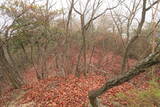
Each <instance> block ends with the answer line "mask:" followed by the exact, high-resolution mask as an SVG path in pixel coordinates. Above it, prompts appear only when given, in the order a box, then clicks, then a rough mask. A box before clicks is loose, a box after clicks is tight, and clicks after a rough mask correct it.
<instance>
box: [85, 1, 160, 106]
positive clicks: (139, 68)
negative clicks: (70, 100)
mask: <svg viewBox="0 0 160 107" xmlns="http://www.w3.org/2000/svg"><path fill="white" fill-rule="evenodd" d="M156 3H158V2H156ZM156 3H155V4H156ZM146 4H147V0H143V7H142V16H141V21H140V23H139V25H138V28H137V31H136V34H135V36H133V37H132V38H131V39H130V40H129V41H128V43H127V46H126V49H125V54H124V59H125V60H126V56H127V53H128V50H129V48H130V46H131V45H132V43H133V42H134V41H135V40H136V39H137V38H138V36H139V35H140V33H141V30H142V27H143V23H144V21H145V17H146V12H147V11H148V10H150V9H151V8H152V6H153V4H152V5H151V6H149V7H147V6H146ZM155 4H154V5H155ZM159 56H160V48H159V46H158V47H157V51H155V52H154V53H151V54H150V55H149V56H148V57H146V58H144V59H143V60H141V61H140V62H138V63H137V64H136V66H135V67H133V68H131V69H130V70H129V71H128V72H126V73H125V74H123V75H121V76H119V77H117V78H115V79H112V80H110V81H108V82H106V83H105V84H104V85H103V86H102V87H101V88H99V89H97V90H93V91H90V92H89V94H88V95H89V100H90V104H91V105H92V107H98V103H97V99H96V98H97V97H98V96H100V95H102V94H103V93H105V92H106V91H107V90H108V89H110V88H112V87H114V86H117V85H120V84H122V83H124V82H127V81H129V80H131V79H132V78H133V77H135V76H137V75H139V74H140V73H142V72H146V68H148V67H151V66H153V65H156V64H159V63H160V60H159V58H158V57H159Z"/></svg>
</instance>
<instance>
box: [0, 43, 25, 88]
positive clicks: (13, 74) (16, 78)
mask: <svg viewBox="0 0 160 107" xmlns="http://www.w3.org/2000/svg"><path fill="white" fill-rule="evenodd" d="M3 48H5V47H3V46H1V47H0V59H1V60H0V67H1V69H2V73H3V75H4V76H5V78H6V79H8V80H9V81H10V82H11V84H12V86H13V87H14V88H20V87H21V86H22V85H23V79H22V78H21V76H20V74H19V73H18V71H17V69H16V68H15V67H13V66H12V65H10V63H9V62H8V61H7V59H6V56H5V52H4V49H3Z"/></svg>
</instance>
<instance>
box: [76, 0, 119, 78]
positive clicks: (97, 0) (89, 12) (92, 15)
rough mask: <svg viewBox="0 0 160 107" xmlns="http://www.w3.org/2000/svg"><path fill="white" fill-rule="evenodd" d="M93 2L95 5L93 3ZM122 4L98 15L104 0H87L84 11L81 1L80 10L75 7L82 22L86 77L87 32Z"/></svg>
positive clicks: (82, 49)
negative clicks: (97, 21)
mask: <svg viewBox="0 0 160 107" xmlns="http://www.w3.org/2000/svg"><path fill="white" fill-rule="evenodd" d="M77 2H78V1H77ZM91 2H93V3H91ZM120 2H121V1H119V2H118V3H117V5H116V6H114V7H111V8H106V9H104V10H103V11H102V12H101V13H99V14H96V13H97V11H99V10H100V7H101V6H102V3H103V1H102V0H94V1H91V0H87V1H86V3H85V5H84V9H83V10H82V3H81V1H79V4H80V10H78V9H77V8H76V7H75V6H74V11H75V12H76V13H77V14H78V15H79V16H80V21H81V34H82V41H83V43H82V48H81V50H80V51H82V52H83V53H82V54H83V60H84V62H83V67H84V72H83V73H84V75H86V72H87V60H86V51H87V50H86V48H87V43H86V36H87V35H86V34H87V31H88V29H89V27H90V26H91V24H92V23H93V21H94V20H96V19H97V18H99V17H100V16H102V15H103V14H105V13H106V11H108V10H112V9H115V8H116V7H117V6H118V5H119V3H120ZM90 7H91V8H90ZM87 16H88V17H89V18H88V20H87ZM86 20H87V21H86ZM80 53H81V52H80ZM80 57H81V54H79V56H78V59H80ZM79 61H80V60H78V62H77V67H76V68H77V72H79V70H78V65H79Z"/></svg>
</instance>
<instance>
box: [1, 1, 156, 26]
mask: <svg viewBox="0 0 160 107" xmlns="http://www.w3.org/2000/svg"><path fill="white" fill-rule="evenodd" d="M3 1H4V0H0V4H1V3H2V2H3ZM36 1H37V3H38V4H45V2H46V0H36ZM67 1H69V0H50V3H49V4H55V5H54V6H53V8H52V9H53V10H55V9H61V8H62V7H63V8H68V4H69V2H67ZM79 1H80V3H77V4H76V8H77V9H78V10H82V11H83V9H84V6H83V5H84V4H85V3H86V0H79ZM91 1H93V0H91ZM27 2H31V0H27ZM132 2H133V0H126V1H125V4H127V5H128V7H131V4H132ZM80 4H81V6H82V8H81V9H80V8H79V7H80ZM108 4H109V5H108ZM115 4H116V0H108V1H107V0H103V4H102V6H101V8H100V9H99V11H98V12H101V11H103V10H104V9H105V8H106V7H109V6H110V7H112V6H115ZM91 5H92V4H90V7H91ZM90 7H88V8H90ZM115 10H116V11H118V12H119V13H121V14H124V15H127V10H125V9H123V7H120V6H119V7H118V8H117V9H115ZM107 13H109V11H108V12H107ZM76 17H78V16H76ZM136 17H137V19H140V17H141V11H139V12H138V13H137V15H136ZM151 18H152V17H151V11H149V12H147V15H146V21H147V22H150V21H151ZM3 19H6V17H5V18H4V16H0V25H2V23H3V22H4V20H3ZM157 19H158V15H157Z"/></svg>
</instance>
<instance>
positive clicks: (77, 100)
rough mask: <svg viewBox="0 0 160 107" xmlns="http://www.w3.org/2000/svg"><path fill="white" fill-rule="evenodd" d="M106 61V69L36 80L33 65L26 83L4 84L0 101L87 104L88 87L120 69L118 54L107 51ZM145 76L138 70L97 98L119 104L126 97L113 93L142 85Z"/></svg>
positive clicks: (47, 106)
mask: <svg viewBox="0 0 160 107" xmlns="http://www.w3.org/2000/svg"><path fill="white" fill-rule="evenodd" d="M106 58H107V60H106V61H107V62H106V63H105V66H104V67H103V70H104V71H107V72H106V73H104V72H103V73H102V72H100V71H97V72H90V73H88V75H87V76H83V75H81V76H80V77H79V78H78V77H76V76H74V75H68V76H66V77H60V76H53V77H49V78H47V79H43V80H40V81H38V80H37V79H36V73H35V72H34V70H33V68H29V69H28V71H27V72H25V77H26V78H25V79H26V81H28V84H26V85H24V86H23V87H22V88H21V89H17V90H15V89H12V88H9V87H8V88H6V89H5V91H4V92H3V93H2V97H0V105H2V107H3V105H4V107H88V106H89V101H88V91H90V90H93V89H97V88H99V87H101V86H102V85H103V84H104V83H105V82H106V81H108V80H109V79H112V78H115V77H116V74H118V73H115V72H119V70H120V59H121V57H120V56H117V55H114V54H113V53H108V54H107V55H106ZM135 62H136V61H135V60H132V59H130V60H129V65H130V66H133V65H134V64H135ZM146 79H147V76H146V75H145V74H141V75H139V76H137V77H135V78H134V79H132V80H131V81H129V82H126V83H124V84H122V85H120V86H117V87H114V88H112V89H110V90H108V91H107V92H106V93H105V94H104V95H102V96H100V97H99V98H98V99H99V102H100V103H101V104H102V105H105V106H106V107H123V106H125V105H126V104H127V102H126V101H120V100H117V99H114V100H113V96H115V95H116V94H117V93H126V94H127V92H128V91H129V90H133V89H135V88H136V89H137V88H139V89H146V88H147V87H148V83H147V82H146V81H145V80H146Z"/></svg>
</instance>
